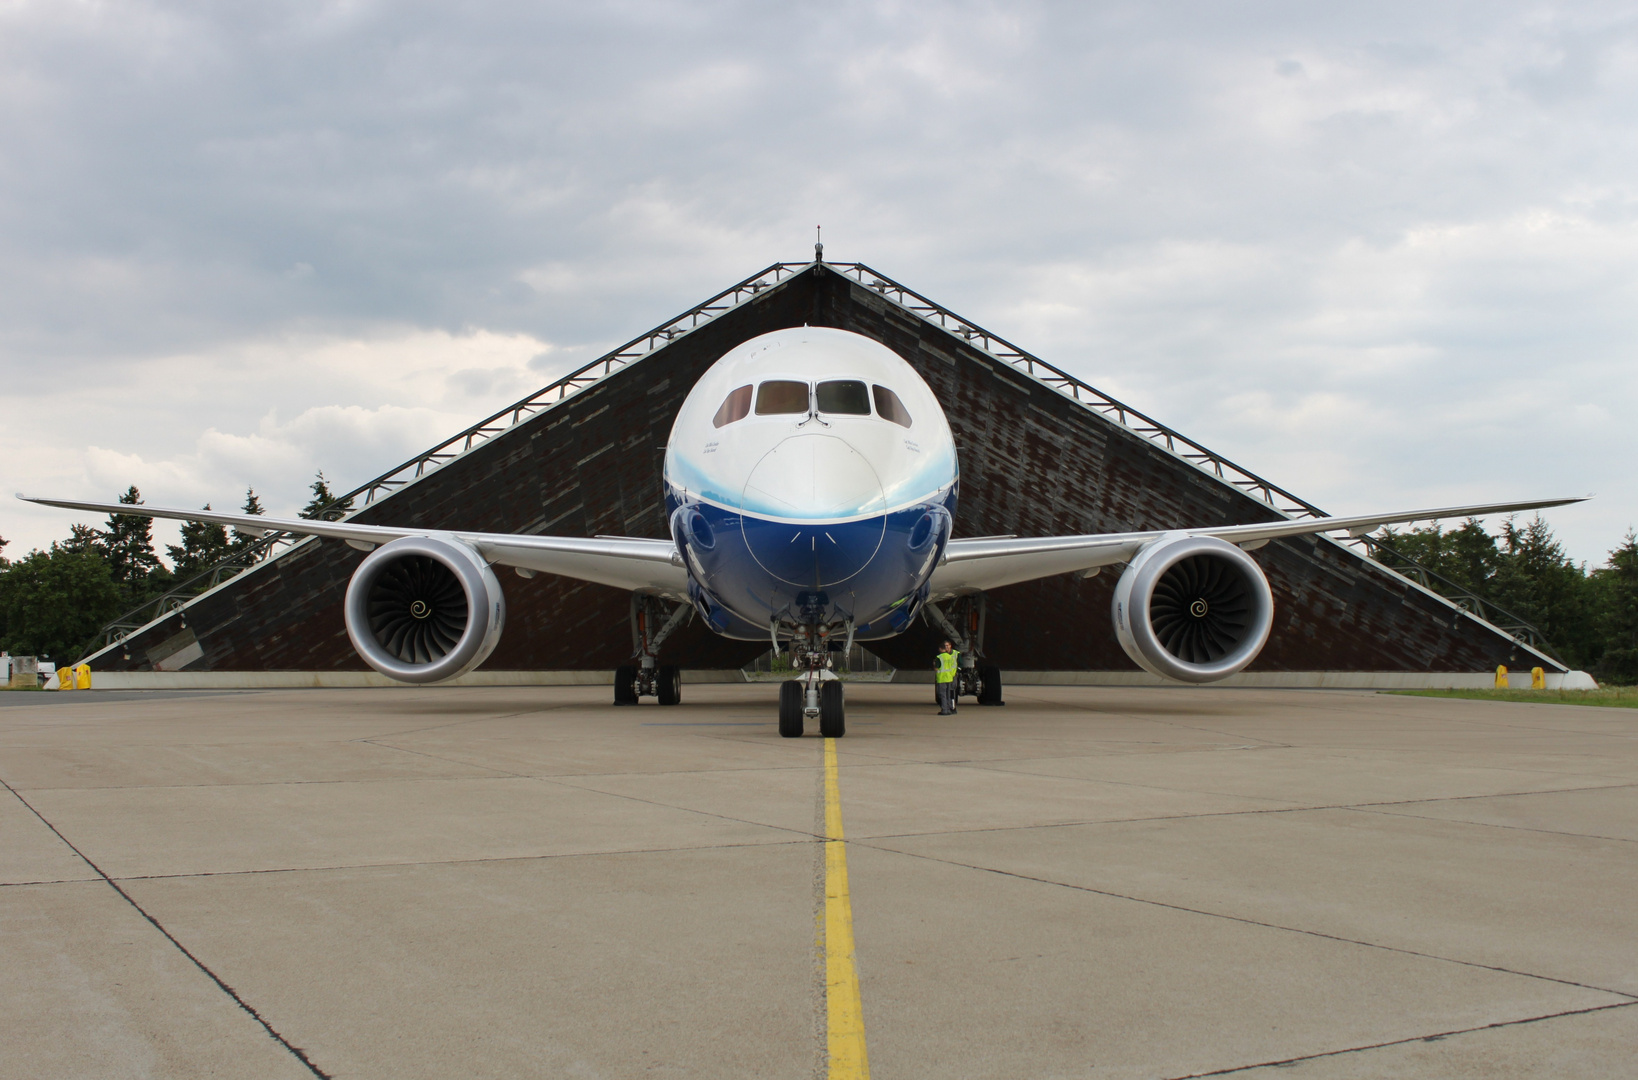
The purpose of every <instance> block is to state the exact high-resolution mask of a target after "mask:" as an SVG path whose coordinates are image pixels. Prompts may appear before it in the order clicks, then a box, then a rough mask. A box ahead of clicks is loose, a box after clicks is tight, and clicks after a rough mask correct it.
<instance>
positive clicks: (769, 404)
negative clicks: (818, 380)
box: [756, 379, 808, 416]
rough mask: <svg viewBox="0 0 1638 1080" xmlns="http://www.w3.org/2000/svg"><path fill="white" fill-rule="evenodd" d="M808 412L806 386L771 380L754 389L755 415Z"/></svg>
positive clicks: (783, 380)
mask: <svg viewBox="0 0 1638 1080" xmlns="http://www.w3.org/2000/svg"><path fill="white" fill-rule="evenodd" d="M807 411H808V384H807V383H805V382H794V381H791V380H787V379H772V380H769V381H768V382H765V383H763V384H762V385H761V386H759V387H757V388H756V414H757V415H758V416H775V415H778V414H780V413H805V412H807Z"/></svg>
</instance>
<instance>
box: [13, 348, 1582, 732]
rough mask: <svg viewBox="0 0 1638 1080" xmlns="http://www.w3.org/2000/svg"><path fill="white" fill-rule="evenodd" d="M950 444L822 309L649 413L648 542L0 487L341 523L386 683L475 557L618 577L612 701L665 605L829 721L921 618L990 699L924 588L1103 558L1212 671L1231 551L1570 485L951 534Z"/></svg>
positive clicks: (1259, 618)
mask: <svg viewBox="0 0 1638 1080" xmlns="http://www.w3.org/2000/svg"><path fill="white" fill-rule="evenodd" d="M960 486H961V479H960V465H959V460H958V455H957V452H956V446H955V441H954V439H953V437H952V436H951V433H950V426H949V423H948V421H947V420H946V419H945V416H944V411H943V409H942V408H940V406H939V403H938V400H937V399H936V398H935V397H934V395H933V392H932V390H931V389H930V388H929V387H928V385H927V383H926V382H924V381H923V380H922V378H921V376H920V375H918V374H917V373H916V371H915V369H914V368H912V367H911V366H910V365H909V364H908V363H906V362H905V360H904V359H903V358H901V357H900V356H899V355H898V354H897V353H895V352H893V350H892V349H890V348H888V347H887V346H885V345H883V344H881V343H879V342H877V341H874V340H872V339H870V338H867V337H864V336H863V335H860V334H855V333H852V332H849V331H846V330H839V329H833V328H827V327H807V326H804V327H796V328H791V329H786V330H776V331H773V332H772V333H767V334H763V335H761V336H759V337H755V338H752V339H750V340H749V341H746V342H744V343H742V344H740V345H738V346H736V347H735V348H733V349H730V350H729V351H728V352H726V353H725V354H723V355H722V356H721V357H720V358H719V359H718V360H717V361H716V363H715V364H713V365H712V366H711V368H710V369H709V370H707V371H706V372H705V374H704V375H702V376H701V377H700V379H699V381H698V382H697V383H695V385H694V387H693V389H692V390H691V391H690V392H689V394H688V397H687V399H686V400H685V401H684V402H683V405H682V407H681V409H680V410H679V411H678V413H677V418H676V420H675V422H674V423H673V425H672V429H671V435H670V438H669V440H668V442H667V446H666V451H665V466H664V492H663V495H664V498H665V506H666V511H667V515H668V520H669V522H670V526H671V538H670V539H667V540H656V539H644V538H636V537H614V536H596V537H561V536H541V535H533V534H511V533H484V532H468V531H464V530H460V529H413V528H392V527H388V526H380V525H365V524H354V523H351V522H347V521H340V522H331V521H310V520H306V519H296V520H291V519H278V518H268V517H256V516H250V515H243V514H224V513H217V512H215V511H201V510H176V509H166V508H160V507H153V506H147V505H142V504H126V503H94V502H78V501H73V500H66V499H47V498H40V497H29V496H25V495H21V494H19V495H18V498H20V499H24V500H26V501H28V502H34V503H40V504H43V505H47V506H56V507H61V508H64V509H69V510H86V511H93V512H96V513H107V514H125V515H137V516H146V517H156V518H175V519H180V520H184V521H202V522H210V523H214V524H218V525H224V526H230V527H232V528H234V529H236V530H237V531H239V532H242V533H247V534H249V535H252V536H260V535H264V534H266V533H268V532H284V533H292V534H297V535H307V536H318V537H325V538H333V539H338V540H342V541H345V542H346V543H347V544H349V545H351V546H352V547H355V548H358V549H359V550H362V551H367V552H369V555H368V556H367V557H366V558H365V559H364V560H363V562H362V563H360V564H359V566H358V569H357V570H356V571H354V573H353V576H352V578H351V580H350V581H349V583H348V586H347V594H346V600H345V604H344V607H343V611H344V614H343V618H344V621H345V624H346V627H347V634H348V637H349V638H350V640H351V641H352V644H353V647H354V648H355V649H356V650H357V651H358V654H359V655H360V656H361V657H362V658H363V659H364V660H365V662H366V663H368V664H369V665H370V666H371V667H373V668H374V669H375V670H377V671H379V672H381V673H382V674H383V675H386V676H388V677H389V678H392V679H395V680H399V681H401V682H406V683H423V684H424V683H439V682H445V681H448V680H450V679H455V678H458V677H459V676H461V675H464V674H466V673H467V672H469V671H471V670H473V669H474V668H476V667H477V666H478V665H479V664H481V663H483V661H484V660H485V658H487V657H488V656H489V654H490V653H491V652H492V651H493V650H494V648H495V645H496V643H497V642H498V641H499V640H500V635H501V630H502V628H503V625H504V623H505V615H506V605H505V600H504V597H503V596H502V593H501V588H500V584H499V582H498V581H497V579H496V577H495V571H494V568H495V567H497V566H501V567H512V568H513V569H514V570H516V572H517V573H519V574H520V575H522V576H524V577H533V576H534V575H535V574H537V573H547V574H559V575H562V576H564V577H571V578H577V579H580V580H583V581H591V582H597V583H599V584H603V585H611V586H613V587H615V588H618V589H623V590H626V591H628V592H629V593H630V594H631V598H632V604H631V621H632V635H633V646H634V647H633V656H632V659H631V662H630V663H628V664H625V665H622V666H621V667H620V668H619V669H618V670H617V672H616V676H615V687H614V699H615V704H619V705H635V704H637V703H638V701H639V699H640V698H642V697H656V698H658V700H659V702H660V703H661V704H665V705H675V704H677V703H678V702H680V701H681V697H682V690H681V672H680V671H679V669H678V668H676V667H675V666H670V665H661V664H660V663H659V662H658V659H659V650H660V646H661V645H662V643H663V642H664V641H665V639H666V638H667V637H668V636H669V635H670V634H671V633H672V632H673V631H675V630H676V629H677V628H678V627H679V626H681V625H682V624H683V623H684V621H685V620H691V619H693V618H696V617H697V618H700V619H702V620H703V621H704V622H705V625H706V626H708V627H709V628H710V629H711V630H712V631H714V632H715V633H717V634H721V635H723V636H725V637H729V638H735V639H740V640H747V641H758V640H760V641H767V642H768V643H769V644H770V645H771V646H772V647H773V649H774V651H775V652H776V653H786V652H788V653H789V654H790V659H791V665H792V669H793V673H794V674H795V677H794V678H792V679H789V680H786V681H785V682H784V683H783V684H782V685H781V687H780V692H779V719H778V726H779V733H780V734H781V735H783V736H786V737H797V736H800V735H802V734H803V733H804V730H805V725H806V723H807V722H809V721H812V720H817V721H818V727H819V732H820V734H822V735H824V736H826V737H832V738H834V737H839V736H842V735H843V734H845V732H846V711H845V702H844V697H843V689H842V682H841V681H840V680H839V678H838V677H837V675H836V673H835V670H834V667H835V663H834V659H833V654H835V653H838V652H840V653H841V654H842V655H843V656H846V655H847V652H848V651H849V650H851V648H852V646H853V643H854V642H868V641H876V640H880V639H882V638H887V637H892V636H893V635H896V634H899V633H902V632H904V631H905V630H906V629H908V628H909V627H910V626H911V625H912V624H913V623H914V622H915V621H916V619H917V618H918V617H921V616H925V617H926V618H928V619H929V620H930V621H931V622H932V623H934V624H935V625H937V626H939V627H940V628H941V629H943V630H944V631H945V633H946V634H947V635H948V636H949V637H950V638H951V640H952V641H953V642H955V643H956V644H957V646H958V647H959V649H960V652H961V654H962V655H961V663H960V667H959V669H958V672H957V693H958V694H959V695H963V696H976V697H977V698H978V700H979V703H981V704H1000V703H1001V677H1000V671H999V670H998V669H997V668H996V667H995V666H994V665H991V664H980V663H979V662H978V661H979V659H981V657H978V656H975V655H974V654H975V653H977V652H978V651H979V650H978V648H976V647H975V646H976V644H977V643H976V640H975V634H974V631H975V630H976V629H977V628H976V627H973V626H968V625H963V626H956V625H954V624H952V623H951V622H950V620H949V619H948V618H947V617H946V616H945V615H944V613H943V611H942V610H941V609H940V607H939V606H938V605H939V603H941V602H944V601H949V600H955V599H958V598H963V597H974V596H978V597H981V596H982V594H983V593H984V592H985V591H986V590H990V589H998V588H1001V587H1002V586H1006V585H1012V584H1016V583H1018V582H1023V581H1030V580H1034V579H1036V578H1043V577H1049V576H1052V575H1057V574H1071V573H1082V574H1091V573H1096V572H1097V571H1098V570H1100V569H1101V568H1103V567H1116V566H1124V569H1123V570H1122V571H1121V576H1120V579H1119V581H1118V582H1117V584H1116V587H1115V590H1114V599H1113V602H1112V609H1111V613H1110V614H1111V617H1112V618H1113V620H1114V624H1115V632H1116V636H1117V638H1118V639H1119V641H1120V644H1121V648H1122V649H1123V650H1124V651H1125V652H1126V655H1127V656H1128V657H1130V658H1131V660H1132V661H1133V663H1135V664H1137V665H1138V666H1139V667H1140V668H1142V669H1144V670H1145V671H1148V672H1150V673H1151V674H1154V675H1157V676H1161V677H1164V678H1167V679H1171V680H1176V681H1180V682H1185V683H1206V682H1212V681H1215V680H1218V679H1222V678H1225V677H1227V676H1229V675H1232V674H1234V673H1235V672H1237V671H1240V670H1241V669H1243V668H1244V667H1245V666H1246V665H1247V664H1250V663H1251V661H1252V660H1254V659H1255V658H1256V656H1257V654H1258V652H1260V651H1261V649H1262V647H1263V645H1264V643H1265V642H1266V641H1267V640H1268V635H1269V631H1270V629H1271V628H1272V626H1273V615H1274V598H1273V594H1272V593H1271V592H1270V590H1269V585H1268V579H1267V578H1266V577H1265V576H1264V574H1263V571H1262V569H1261V568H1260V567H1259V566H1258V564H1257V561H1256V560H1255V559H1253V558H1252V557H1251V555H1250V554H1249V552H1251V551H1254V550H1256V549H1257V548H1259V547H1262V546H1263V545H1265V544H1267V543H1268V542H1269V541H1270V540H1275V539H1279V538H1281V537H1288V536H1301V535H1304V534H1311V533H1328V532H1347V533H1348V534H1349V535H1351V536H1362V535H1364V534H1366V533H1368V532H1370V531H1372V530H1374V529H1376V528H1378V527H1380V526H1382V525H1390V524H1399V523H1403V522H1410V521H1427V520H1438V519H1441V518H1467V517H1480V516H1483V515H1486V514H1501V513H1512V512H1514V511H1519V510H1534V509H1539V508H1545V507H1551V506H1562V505H1565V504H1567V503H1573V502H1579V501H1581V500H1580V499H1537V500H1531V501H1526V502H1509V503H1492V504H1486V505H1478V506H1456V507H1445V508H1442V509H1432V510H1412V511H1401V512H1394V513H1386V514H1366V515H1360V516H1355V517H1330V518H1313V519H1305V520H1295V521H1293V520H1282V521H1273V522H1264V523H1256V524H1250V525H1228V526H1221V525H1206V526H1202V527H1199V528H1189V529H1153V530H1146V531H1138V532H1125V533H1106V534H1092V535H1079V536H1044V537H1019V536H995V537H973V538H961V537H954V536H952V535H951V529H952V524H953V522H954V520H955V510H956V500H957V497H958V495H959V492H960Z"/></svg>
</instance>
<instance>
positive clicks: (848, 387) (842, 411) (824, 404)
mask: <svg viewBox="0 0 1638 1080" xmlns="http://www.w3.org/2000/svg"><path fill="white" fill-rule="evenodd" d="M814 396H815V397H816V398H817V399H818V403H819V411H820V412H822V413H833V414H839V415H841V416H869V415H870V394H869V392H868V391H866V390H865V384H864V383H862V382H859V381H858V380H856V379H832V380H831V381H830V382H822V383H820V384H819V390H818V393H816V394H815V395H814Z"/></svg>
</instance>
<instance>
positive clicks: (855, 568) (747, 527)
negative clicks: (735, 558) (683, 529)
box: [740, 433, 887, 588]
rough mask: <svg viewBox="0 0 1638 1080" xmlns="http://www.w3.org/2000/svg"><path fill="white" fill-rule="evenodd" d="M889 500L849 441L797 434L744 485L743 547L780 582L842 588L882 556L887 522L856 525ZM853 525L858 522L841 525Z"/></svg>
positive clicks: (875, 520) (873, 520)
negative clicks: (876, 556) (878, 552)
mask: <svg viewBox="0 0 1638 1080" xmlns="http://www.w3.org/2000/svg"><path fill="white" fill-rule="evenodd" d="M886 498H887V497H886V495H885V494H884V492H883V491H882V482H881V478H880V477H878V476H877V475H876V470H875V469H874V468H873V467H872V466H871V464H870V462H868V461H866V460H865V459H864V457H863V456H862V455H861V454H860V453H859V452H858V451H857V450H855V449H853V447H851V446H849V445H848V444H847V442H846V441H845V440H843V439H839V438H837V437H836V436H834V435H823V434H806V433H804V434H801V435H793V436H791V437H790V438H788V439H786V440H785V441H784V442H782V443H780V444H779V445H778V446H776V447H774V448H773V449H772V450H770V451H769V452H768V454H767V456H765V457H764V458H763V459H762V460H761V461H759V462H758V463H757V465H756V468H754V469H752V470H751V475H750V477H749V478H748V479H747V480H746V482H745V501H744V502H743V503H742V504H741V506H742V507H743V508H744V509H745V510H747V511H749V513H748V514H746V515H745V516H743V517H741V519H740V521H741V527H742V528H743V529H744V531H745V544H746V546H747V547H748V548H749V549H750V551H751V554H752V556H753V557H754V558H755V559H756V561H757V562H758V563H760V564H761V566H762V568H763V569H765V570H767V571H768V572H769V573H770V574H772V575H773V576H774V577H776V578H778V579H780V580H781V581H785V582H789V583H790V584H793V585H801V586H803V587H817V588H825V587H827V586H830V585H834V584H838V583H840V582H843V581H846V580H847V579H848V578H850V577H852V576H853V575H855V574H857V573H858V572H859V571H860V570H862V569H864V567H865V566H866V565H868V564H869V562H870V560H871V559H872V558H874V557H875V555H876V552H877V551H878V550H879V549H880V547H881V543H882V536H883V535H884V530H885V528H886V525H885V522H884V520H883V519H882V518H880V517H876V518H866V519H865V520H862V521H861V520H857V519H858V518H860V517H861V516H862V515H868V514H876V513H880V512H881V511H882V510H883V509H885V507H886ZM751 514H765V515H767V516H768V517H774V518H784V519H786V520H785V521H783V522H776V521H765V520H762V519H760V518H755V517H752V516H750V515H751ZM848 518H852V519H855V520H853V521H852V522H850V523H848V524H841V525H838V524H836V521H837V520H838V519H848ZM810 522H811V524H808V523H810Z"/></svg>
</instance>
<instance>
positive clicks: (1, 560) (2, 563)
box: [0, 536, 11, 570]
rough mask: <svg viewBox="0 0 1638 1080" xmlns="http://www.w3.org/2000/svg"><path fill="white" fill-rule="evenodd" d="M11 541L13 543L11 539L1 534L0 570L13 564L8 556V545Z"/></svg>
mask: <svg viewBox="0 0 1638 1080" xmlns="http://www.w3.org/2000/svg"><path fill="white" fill-rule="evenodd" d="M9 543H11V541H10V540H7V539H6V538H5V537H4V536H0V570H4V569H5V568H6V567H8V566H10V565H11V560H10V559H7V558H6V545H7V544H9Z"/></svg>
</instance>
